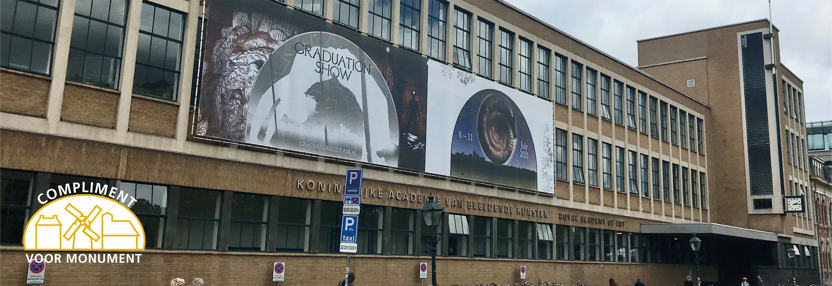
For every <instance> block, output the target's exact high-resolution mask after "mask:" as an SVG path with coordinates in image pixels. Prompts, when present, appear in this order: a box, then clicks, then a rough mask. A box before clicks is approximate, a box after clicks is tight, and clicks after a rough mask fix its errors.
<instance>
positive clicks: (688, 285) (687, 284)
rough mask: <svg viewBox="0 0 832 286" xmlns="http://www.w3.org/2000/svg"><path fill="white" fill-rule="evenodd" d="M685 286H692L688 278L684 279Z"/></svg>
mask: <svg viewBox="0 0 832 286" xmlns="http://www.w3.org/2000/svg"><path fill="white" fill-rule="evenodd" d="M685 286H693V281H691V280H690V276H688V277H687V278H686V279H685Z"/></svg>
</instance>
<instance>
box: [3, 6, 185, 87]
mask: <svg viewBox="0 0 832 286" xmlns="http://www.w3.org/2000/svg"><path fill="white" fill-rule="evenodd" d="M2 4H3V7H4V8H3V12H2V13H3V14H2V19H3V20H2V21H3V22H2V25H0V26H1V27H2V30H0V36H2V39H1V41H0V44H1V45H0V66H2V67H4V68H10V69H15V70H19V71H23V72H29V73H34V74H40V75H45V76H49V75H51V72H52V71H51V66H52V50H53V48H54V46H55V31H56V30H57V24H58V23H57V22H58V21H57V15H58V8H59V5H58V0H39V1H38V0H2ZM128 6H129V5H128V3H127V0H79V1H77V2H76V4H75V14H74V19H73V25H72V35H71V40H70V49H69V61H68V62H67V64H66V65H67V75H66V80H67V81H71V82H77V83H83V84H89V85H93V86H98V87H103V88H108V89H118V88H119V78H120V75H121V66H122V64H123V63H122V53H123V47H124V35H125V34H124V31H125V25H126V23H127V13H128ZM184 19H185V16H184V15H183V14H181V13H179V12H176V11H173V10H170V9H167V8H164V7H161V6H156V5H154V4H150V3H147V2H145V3H143V4H142V11H141V24H140V27H139V39H138V47H137V50H136V68H135V75H134V78H133V93H136V94H141V95H147V96H152V97H158V98H162V99H167V100H173V101H175V100H176V95H177V91H178V83H179V77H180V67H181V61H182V59H181V55H182V37H183V34H184V31H185V22H184Z"/></svg>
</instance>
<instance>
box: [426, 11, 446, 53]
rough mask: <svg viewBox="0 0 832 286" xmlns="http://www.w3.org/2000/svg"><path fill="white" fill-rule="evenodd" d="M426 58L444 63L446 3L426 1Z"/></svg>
mask: <svg viewBox="0 0 832 286" xmlns="http://www.w3.org/2000/svg"><path fill="white" fill-rule="evenodd" d="M428 1H430V2H429V3H428V56H430V57H433V58H435V59H438V60H440V61H445V41H446V35H445V34H446V31H447V29H446V28H445V25H446V24H447V18H448V3H447V2H443V1H440V0H428Z"/></svg>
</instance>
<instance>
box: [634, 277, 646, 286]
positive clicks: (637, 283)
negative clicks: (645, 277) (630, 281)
mask: <svg viewBox="0 0 832 286" xmlns="http://www.w3.org/2000/svg"><path fill="white" fill-rule="evenodd" d="M635 286H644V283H641V279H640V278H639V279H636V285H635Z"/></svg>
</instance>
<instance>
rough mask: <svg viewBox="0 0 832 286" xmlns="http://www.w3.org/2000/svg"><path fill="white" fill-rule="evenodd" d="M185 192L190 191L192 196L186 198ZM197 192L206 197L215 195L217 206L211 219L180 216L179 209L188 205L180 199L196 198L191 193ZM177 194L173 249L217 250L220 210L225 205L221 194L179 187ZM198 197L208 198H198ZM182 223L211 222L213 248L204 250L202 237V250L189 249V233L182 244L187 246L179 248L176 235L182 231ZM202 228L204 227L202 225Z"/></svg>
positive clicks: (220, 192) (179, 243)
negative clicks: (175, 231)
mask: <svg viewBox="0 0 832 286" xmlns="http://www.w3.org/2000/svg"><path fill="white" fill-rule="evenodd" d="M185 191H190V192H192V194H191V195H190V196H188V195H187V194H185ZM197 191H200V192H203V193H204V194H206V195H207V194H208V193H212V192H213V193H216V194H217V205H216V207H215V209H216V211H215V215H214V218H213V219H210V218H201V217H189V216H183V215H182V212H181V209H180V208H181V207H182V205H183V204H186V205H187V204H189V203H188V202H187V201H186V200H182V198H187V197H197V196H196V195H193V192H197ZM179 193H180V195H179V198H180V199H179V205H177V213H178V216H177V217H176V220H177V233H176V234H174V235H175V237H176V241H175V243H174V247H173V248H174V249H177V250H217V247H218V246H219V237H220V236H221V235H222V233H221V228H222V216H223V213H222V209H223V204H224V203H226V202H225V200H223V192H222V191H218V190H210V189H202V188H190V187H181V188H180V189H179ZM200 197H208V196H200ZM183 221H201V222H203V224H204V223H206V222H213V223H214V227H215V228H214V234H213V236H214V239H213V246H212V247H210V248H206V247H205V238H204V237H203V239H202V248H191V247H190V231H189V232H188V238H189V239H187V241H185V242H184V244H185V245H187V246H186V247H180V245H181V244H182V243H183V242H181V241H179V236H178V235H179V232H180V231H182V226H183V223H182V222H183ZM203 227H204V225H203ZM189 229H190V228H189ZM202 234H203V236H204V235H205V230H204V228H203V233H202Z"/></svg>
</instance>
